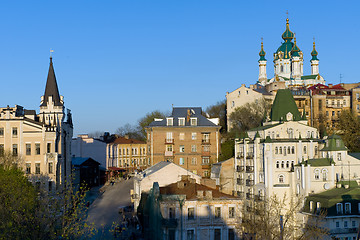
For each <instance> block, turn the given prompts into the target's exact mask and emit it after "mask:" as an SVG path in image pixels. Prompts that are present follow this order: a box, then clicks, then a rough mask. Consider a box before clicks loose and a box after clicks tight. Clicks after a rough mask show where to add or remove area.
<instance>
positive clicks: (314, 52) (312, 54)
mask: <svg viewBox="0 0 360 240" xmlns="http://www.w3.org/2000/svg"><path fill="white" fill-rule="evenodd" d="M317 55H318V52H317V51H316V49H315V41H314V43H313V50H312V52H311V56H312V58H311V60H319V59H318V58H317Z"/></svg>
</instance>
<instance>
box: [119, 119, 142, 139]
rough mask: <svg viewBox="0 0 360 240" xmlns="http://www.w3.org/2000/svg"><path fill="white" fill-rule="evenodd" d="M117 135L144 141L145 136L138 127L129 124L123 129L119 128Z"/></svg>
mask: <svg viewBox="0 0 360 240" xmlns="http://www.w3.org/2000/svg"><path fill="white" fill-rule="evenodd" d="M115 134H117V135H119V136H121V137H125V136H128V137H129V138H132V139H138V140H143V136H142V135H141V133H140V132H139V130H138V127H135V126H133V125H131V124H129V123H127V124H125V125H124V126H122V127H119V128H118V129H117V130H116V132H115Z"/></svg>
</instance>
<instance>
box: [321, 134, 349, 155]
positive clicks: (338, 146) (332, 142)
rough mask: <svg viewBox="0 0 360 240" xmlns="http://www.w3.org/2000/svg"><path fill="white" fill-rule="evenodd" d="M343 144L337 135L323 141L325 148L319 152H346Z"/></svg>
mask: <svg viewBox="0 0 360 240" xmlns="http://www.w3.org/2000/svg"><path fill="white" fill-rule="evenodd" d="M347 150H348V149H347V148H346V147H345V144H344V142H343V140H342V139H341V137H340V136H339V135H335V134H333V135H331V136H330V137H328V138H327V139H326V141H325V147H324V148H323V149H321V150H320V151H347Z"/></svg>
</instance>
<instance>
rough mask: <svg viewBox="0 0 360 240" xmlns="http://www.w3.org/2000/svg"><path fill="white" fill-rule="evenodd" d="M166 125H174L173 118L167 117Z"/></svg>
mask: <svg viewBox="0 0 360 240" xmlns="http://www.w3.org/2000/svg"><path fill="white" fill-rule="evenodd" d="M166 125H167V126H173V125H174V120H173V118H166Z"/></svg>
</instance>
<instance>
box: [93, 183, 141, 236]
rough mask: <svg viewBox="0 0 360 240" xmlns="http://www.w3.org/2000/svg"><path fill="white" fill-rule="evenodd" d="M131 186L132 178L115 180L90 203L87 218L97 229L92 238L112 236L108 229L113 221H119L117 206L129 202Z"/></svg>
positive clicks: (126, 204)
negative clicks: (97, 231)
mask: <svg viewBox="0 0 360 240" xmlns="http://www.w3.org/2000/svg"><path fill="white" fill-rule="evenodd" d="M133 186H134V185H133V180H132V179H130V180H124V181H121V182H116V183H115V184H114V185H113V186H111V185H109V186H107V187H106V190H105V192H104V193H103V194H102V195H101V196H100V197H99V198H97V199H96V200H95V201H94V202H93V204H91V206H90V208H89V212H88V220H89V221H90V222H91V223H94V224H95V227H96V228H97V229H98V230H99V233H98V234H97V235H96V236H95V237H94V239H111V238H112V236H113V235H112V233H110V232H109V230H110V229H111V227H112V226H113V223H114V222H116V223H119V220H120V215H119V213H118V212H119V207H121V206H128V205H130V204H131V202H130V189H132V188H133Z"/></svg>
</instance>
